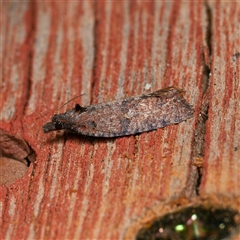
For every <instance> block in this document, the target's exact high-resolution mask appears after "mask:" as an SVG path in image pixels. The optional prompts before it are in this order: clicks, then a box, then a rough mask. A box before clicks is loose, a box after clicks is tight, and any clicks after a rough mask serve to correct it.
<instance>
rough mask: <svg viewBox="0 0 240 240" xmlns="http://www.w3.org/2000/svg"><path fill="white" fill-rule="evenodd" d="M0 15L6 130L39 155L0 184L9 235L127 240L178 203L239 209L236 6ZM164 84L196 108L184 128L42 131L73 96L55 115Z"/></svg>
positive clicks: (103, 7) (50, 8)
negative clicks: (90, 133) (121, 132)
mask: <svg viewBox="0 0 240 240" xmlns="http://www.w3.org/2000/svg"><path fill="white" fill-rule="evenodd" d="M2 14H3V21H2V22H1V28H2V29H3V31H2V36H1V37H2V46H3V48H2V51H3V56H4V58H3V60H2V67H3V69H4V71H3V81H2V89H1V97H2V99H1V109H0V112H1V128H3V129H5V130H7V131H10V132H11V133H12V134H15V135H16V136H20V137H23V138H24V139H25V140H26V141H27V142H28V143H29V145H30V146H31V147H32V148H33V149H34V150H35V152H36V156H37V157H36V163H35V165H33V164H31V165H30V167H29V169H28V172H27V174H26V175H25V176H24V177H23V178H21V179H19V180H18V181H16V182H15V183H14V184H12V185H10V186H9V187H4V186H3V187H1V201H2V203H3V228H2V229H3V235H2V236H3V238H4V239H17V238H18V239H43V238H44V239H49V238H51V239H100V238H101V239H123V238H134V236H135V234H136V231H137V230H138V229H139V227H140V226H141V224H142V223H143V222H145V221H147V220H149V219H151V218H153V217H154V216H156V215H160V214H164V213H166V212H169V211H172V210H174V209H176V208H179V206H180V207H181V206H187V205H190V204H192V203H195V202H198V203H203V202H204V203H206V202H207V203H213V204H218V205H219V206H223V207H225V206H232V207H234V208H236V209H239V200H238V198H239V195H240V192H239V189H240V188H239V182H240V177H239V161H238V160H239V142H240V139H239V136H240V134H239V132H240V125H239V119H240V118H239V117H240V115H239V112H240V107H239V93H240V89H239V86H240V84H239V79H240V76H239V75H240V67H239V66H240V57H239V52H240V49H239V39H240V37H239V29H238V28H239V23H240V19H239V16H240V5H239V3H233V2H228V3H226V2H225V3H223V2H222V3H221V2H216V3H214V2H212V3H210V4H209V5H207V4H204V3H203V2H202V1H198V2H196V1H189V2H184V3H181V2H180V1H174V2H162V1H161V2H160V1H156V2H153V1H152V2H151V1H150V2H142V1H140V2H132V1H131V2H130V1H124V2H109V1H101V2H100V1H99V2H98V1H97V2H91V1H83V2H61V3H59V2H56V3H54V2H24V3H23V2H8V3H7V2H5V3H3V11H2ZM208 68H209V69H210V71H211V76H209V75H208ZM204 83H207V84H204ZM171 85H174V86H178V87H180V88H183V89H185V90H186V95H185V97H186V99H187V100H188V102H190V103H191V104H192V105H193V106H194V109H195V117H194V118H192V119H190V120H188V121H186V122H183V123H181V124H179V125H173V126H169V127H167V128H164V129H159V130H157V131H152V132H149V133H143V134H140V135H137V136H128V137H122V138H116V139H86V138H84V137H81V136H72V135H65V134H63V133H50V134H44V133H43V131H42V126H43V125H44V124H45V123H46V122H48V121H49V120H50V119H51V117H52V115H53V114H54V112H55V111H56V110H57V109H58V108H59V107H60V106H61V105H62V104H64V103H65V102H66V101H68V100H69V99H71V98H73V97H75V96H76V95H79V94H84V95H82V96H81V97H80V98H79V99H76V100H74V101H73V102H71V103H69V104H68V105H67V107H64V108H63V109H61V110H60V111H61V112H63V111H65V110H66V109H69V108H72V106H74V103H80V104H81V105H83V106H84V105H88V104H93V103H98V102H102V101H108V100H112V99H119V98H123V97H128V96H132V95H138V94H142V93H146V92H150V91H154V90H157V89H160V88H163V87H168V86H171ZM206 86H207V87H206ZM204 94H206V95H205V96H204ZM206 99H207V100H206ZM205 103H206V104H209V108H208V113H207V114H208V120H207V121H206V134H205V135H203V138H202V141H203V144H204V145H203V147H202V148H201V147H199V149H203V150H204V152H201V151H200V153H199V152H198V150H194V149H196V148H195V145H196V142H194V139H195V140H196V139H197V138H195V137H194V136H195V135H196V134H200V133H199V132H196V129H198V128H197V123H198V122H199V114H204V113H203V112H201V111H202V110H203V109H204V107H203V106H204V104H205ZM201 127H202V128H204V121H203V122H202V125H200V128H199V129H201ZM194 159H195V160H196V159H197V160H199V161H200V166H201V164H202V163H201V161H203V169H202V179H201V182H200V185H199V186H198V180H199V177H200V175H199V171H198V170H199V169H198V168H197V166H195V165H194V164H193V163H195V162H194V161H195V160H194ZM195 164H196V163H195ZM198 167H199V165H198ZM198 187H199V191H198ZM236 239H237V238H236Z"/></svg>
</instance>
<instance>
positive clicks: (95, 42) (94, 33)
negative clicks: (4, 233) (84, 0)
mask: <svg viewBox="0 0 240 240" xmlns="http://www.w3.org/2000/svg"><path fill="white" fill-rule="evenodd" d="M93 9H94V16H95V19H94V29H93V37H94V40H93V41H94V43H93V47H94V57H93V73H92V84H91V91H90V92H91V93H92V95H91V97H90V104H92V103H93V97H94V93H95V84H96V80H97V72H96V71H97V67H96V66H97V52H98V44H97V35H98V2H97V1H95V2H94V8H93Z"/></svg>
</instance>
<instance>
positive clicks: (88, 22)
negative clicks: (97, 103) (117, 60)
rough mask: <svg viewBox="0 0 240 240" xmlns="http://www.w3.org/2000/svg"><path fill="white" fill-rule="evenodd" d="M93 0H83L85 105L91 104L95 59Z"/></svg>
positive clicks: (82, 32)
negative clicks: (91, 0)
mask: <svg viewBox="0 0 240 240" xmlns="http://www.w3.org/2000/svg"><path fill="white" fill-rule="evenodd" d="M90 4H91V2H89V1H83V10H84V13H83V16H82V22H81V31H80V34H81V37H82V46H83V55H84V56H83V63H82V79H83V84H82V92H81V94H84V95H83V96H82V102H81V104H82V105H83V106H87V105H89V104H90V96H91V90H92V87H91V78H92V69H93V68H94V66H93V61H94V52H95V50H96V49H95V48H94V36H93V31H94V29H93V28H94V24H95V23H94V17H96V16H94V15H93V9H91V5H90Z"/></svg>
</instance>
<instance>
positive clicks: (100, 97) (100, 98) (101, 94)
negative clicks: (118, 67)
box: [97, 1, 112, 102]
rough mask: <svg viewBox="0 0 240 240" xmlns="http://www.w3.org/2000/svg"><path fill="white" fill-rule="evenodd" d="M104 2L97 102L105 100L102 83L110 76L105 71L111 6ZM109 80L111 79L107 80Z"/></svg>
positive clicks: (108, 2)
mask: <svg viewBox="0 0 240 240" xmlns="http://www.w3.org/2000/svg"><path fill="white" fill-rule="evenodd" d="M105 4H106V9H105V14H106V23H105V34H104V35H105V38H104V46H103V49H102V50H101V57H102V66H100V67H101V74H100V79H99V94H98V98H97V99H98V102H103V101H104V100H105V98H104V92H103V88H102V85H104V84H106V83H105V82H106V78H110V76H106V71H107V57H108V50H109V39H110V25H111V21H110V17H111V11H112V10H111V8H112V2H110V1H107V2H105ZM109 82H111V81H109Z"/></svg>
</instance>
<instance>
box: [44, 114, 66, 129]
mask: <svg viewBox="0 0 240 240" xmlns="http://www.w3.org/2000/svg"><path fill="white" fill-rule="evenodd" d="M63 122H64V121H62V120H61V119H59V114H55V115H54V116H53V118H52V121H51V122H49V123H47V124H45V125H44V126H43V131H44V132H45V133H48V132H51V131H56V130H61V129H64V124H63Z"/></svg>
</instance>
